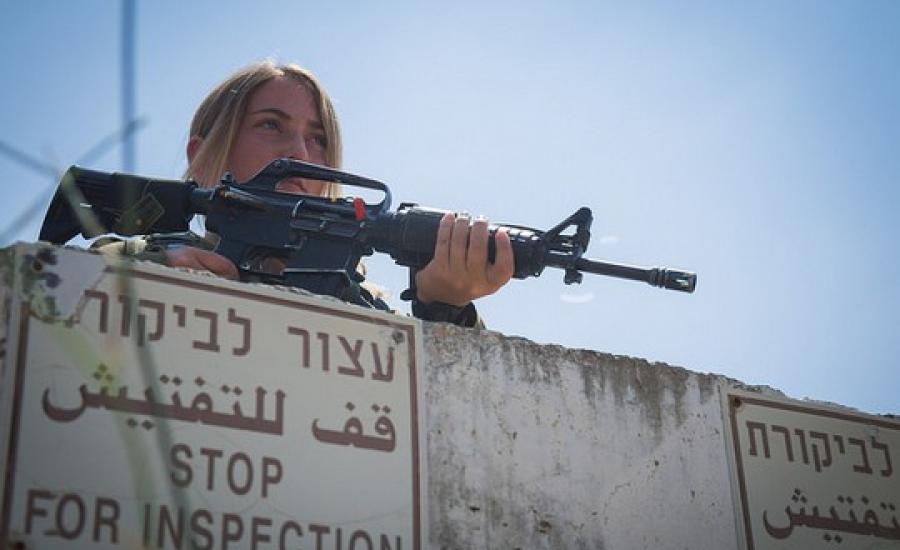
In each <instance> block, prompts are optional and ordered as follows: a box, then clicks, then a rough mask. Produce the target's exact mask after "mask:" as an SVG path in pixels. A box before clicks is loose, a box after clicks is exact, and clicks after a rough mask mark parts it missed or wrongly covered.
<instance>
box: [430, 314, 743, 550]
mask: <svg viewBox="0 0 900 550" xmlns="http://www.w3.org/2000/svg"><path fill="white" fill-rule="evenodd" d="M425 336H426V337H425V351H426V356H427V360H428V365H427V369H426V370H425V399H426V403H427V415H428V418H427V422H426V424H427V426H428V459H429V475H430V480H429V487H430V494H429V497H430V499H431V504H430V507H431V510H430V520H431V542H432V546H433V547H436V548H437V547H440V548H548V549H549V548H554V549H555V548H615V549H618V548H621V549H631V548H690V549H701V548H710V549H723V548H735V547H736V545H737V538H736V532H735V524H734V521H735V520H734V509H733V504H732V497H731V488H730V482H729V474H728V463H727V457H726V452H725V449H726V446H725V440H724V438H725V436H724V434H723V419H722V412H721V402H720V383H722V382H724V379H722V378H720V377H716V376H711V375H702V374H696V373H692V372H689V371H687V370H685V369H682V368H676V367H670V366H667V365H664V364H660V363H653V364H651V363H648V362H646V361H642V360H637V359H631V358H628V357H616V356H612V355H607V354H602V353H595V352H590V351H575V350H568V349H565V348H561V347H558V346H540V345H537V344H534V343H532V342H529V341H526V340H522V339H517V338H508V337H504V336H502V335H500V334H497V333H493V332H488V331H481V332H479V331H471V330H463V329H459V328H456V327H453V326H448V325H442V324H430V323H428V324H426V328H425Z"/></svg>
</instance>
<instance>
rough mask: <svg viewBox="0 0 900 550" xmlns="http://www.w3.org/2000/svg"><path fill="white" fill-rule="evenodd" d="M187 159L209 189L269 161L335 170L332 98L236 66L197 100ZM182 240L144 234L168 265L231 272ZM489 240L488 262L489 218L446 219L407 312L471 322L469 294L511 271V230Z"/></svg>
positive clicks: (291, 187) (297, 72)
mask: <svg viewBox="0 0 900 550" xmlns="http://www.w3.org/2000/svg"><path fill="white" fill-rule="evenodd" d="M187 156H188V162H189V165H188V169H187V172H186V174H185V175H186V177H187V178H190V179H193V180H194V181H196V182H198V183H199V184H200V185H203V186H213V185H215V184H216V183H218V182H219V180H220V179H221V177H222V176H223V175H224V174H225V173H226V172H231V174H232V175H233V176H234V179H235V181H237V182H244V181H247V180H249V179H250V178H251V177H252V176H253V175H255V174H256V173H257V172H258V171H259V170H261V169H262V168H263V167H265V166H266V165H267V164H268V163H269V162H271V161H272V160H274V159H277V158H291V159H296V160H302V161H306V162H311V163H315V164H321V165H325V166H329V167H331V168H336V169H340V166H341V137H340V129H339V127H338V122H337V117H336V115H335V112H334V108H333V106H332V103H331V100H330V99H329V98H328V95H327V94H326V93H325V91H324V90H323V89H322V87H321V85H320V84H319V82H318V81H317V80H316V78H315V77H314V76H313V75H312V74H311V73H309V72H308V71H306V70H304V69H302V68H300V67H298V66H296V65H275V64H274V63H272V62H269V61H265V62H261V63H257V64H254V65H251V66H249V67H247V68H245V69H242V70H240V71H238V72H236V73H235V74H233V75H232V76H230V77H229V78H228V79H226V80H225V81H224V82H222V84H220V85H219V86H218V87H216V88H215V89H214V90H213V91H212V92H211V93H210V94H209V95H208V96H207V97H206V99H204V100H203V102H202V103H201V104H200V107H199V108H198V109H197V112H196V113H195V114H194V119H193V121H192V123H191V131H190V139H189V141H188V144H187ZM279 186H280V187H279V190H281V191H283V192H288V193H297V194H305V195H317V196H332V197H335V196H339V193H340V189H339V188H338V186H337V185H336V184H334V183H326V182H322V181H318V180H308V179H301V178H292V179H289V180H286V181H283V182H281V184H279ZM184 244H185V242H184V241H183V240H182V241H178V240H177V239H175V240H168V241H167V240H166V239H156V240H153V239H152V238H151V240H150V245H148V246H149V248H150V249H154V250H155V251H156V252H157V253H160V252H161V253H164V256H162V258H161V259H162V260H163V261H164V262H165V263H166V264H168V265H169V266H173V267H188V268H193V269H200V270H207V271H212V272H214V273H216V274H218V275H220V276H223V277H227V278H231V279H236V278H237V276H238V273H237V268H236V267H235V266H234V265H233V264H232V263H231V262H230V261H229V260H228V259H226V258H225V257H223V256H220V255H218V254H216V253H215V252H212V250H211V249H210V248H211V246H210V245H209V244H207V243H203V242H191V243H189V244H190V245H189V246H184ZM496 244H497V254H496V260H495V261H494V262H493V263H491V262H489V261H488V257H487V247H488V223H487V221H486V220H483V219H479V220H475V221H470V220H469V218H468V217H466V216H454V215H452V214H447V215H445V216H444V217H443V219H442V220H441V222H440V227H439V229H438V234H437V242H436V244H435V250H434V258H433V259H432V261H431V262H430V263H429V264H428V265H426V266H425V267H424V268H422V269H421V270H419V271H418V272H417V273H416V275H415V279H414V281H413V288H412V289H411V290H410V292H408V293H405V294H406V295H407V296H408V297H410V298H412V299H413V304H412V309H413V313H414V314H415V315H416V316H418V317H421V318H423V319H426V320H434V321H448V322H453V323H457V324H461V325H464V326H473V325H474V324H475V323H476V322H477V315H476V314H475V310H474V307H473V306H472V304H471V302H472V300H475V299H476V298H480V297H482V296H486V295H488V294H492V293H494V292H496V291H497V290H498V289H499V288H500V287H502V286H503V285H505V284H506V283H507V282H508V281H509V280H510V278H511V277H512V273H513V253H512V247H511V245H510V241H509V236H508V235H507V234H506V233H505V232H504V231H502V230H501V231H498V232H497V235H496ZM379 302H380V301H379ZM380 303H381V304H383V302H380ZM376 307H380V306H376Z"/></svg>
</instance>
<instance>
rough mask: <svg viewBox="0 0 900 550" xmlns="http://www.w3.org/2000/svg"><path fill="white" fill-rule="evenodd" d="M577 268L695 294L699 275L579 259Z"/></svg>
mask: <svg viewBox="0 0 900 550" xmlns="http://www.w3.org/2000/svg"><path fill="white" fill-rule="evenodd" d="M575 268H576V269H578V270H579V271H585V272H587V273H595V274H597V275H607V276H609V277H617V278H619V279H631V280H632V281H644V282H645V283H647V284H650V285H652V286H658V287H660V288H668V289H670V290H679V291H681V292H694V289H695V288H696V287H697V274H696V273H691V272H689V271H679V270H676V269H667V268H664V267H653V268H644V267H636V266H632V265H625V264H614V263H608V262H601V261H598V260H590V259H588V258H579V259H578V261H577V262H575Z"/></svg>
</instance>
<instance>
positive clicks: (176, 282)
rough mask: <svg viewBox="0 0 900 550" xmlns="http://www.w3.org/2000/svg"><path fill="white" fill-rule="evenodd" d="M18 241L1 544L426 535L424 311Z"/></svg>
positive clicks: (7, 368)
mask: <svg viewBox="0 0 900 550" xmlns="http://www.w3.org/2000/svg"><path fill="white" fill-rule="evenodd" d="M15 259H16V260H15V261H16V265H15V269H14V273H15V274H16V280H15V294H16V295H15V298H14V300H13V307H12V314H13V315H12V319H11V322H10V325H9V328H10V331H9V332H10V334H9V338H8V340H7V357H6V363H5V365H4V370H3V374H2V385H0V388H2V389H0V391H2V405H3V406H2V410H0V411H2V412H0V420H2V421H3V424H2V425H3V426H4V427H5V428H6V429H5V430H4V432H3V433H4V434H5V437H4V441H3V443H4V444H5V447H4V451H5V452H4V453H3V457H2V460H3V464H2V465H3V466H5V471H6V472H7V475H6V477H5V479H4V480H3V490H2V494H3V500H2V516H0V520H2V531H0V537H2V541H3V542H4V546H5V544H6V543H16V542H24V543H25V544H26V545H28V547H38V548H42V547H52V546H59V545H62V544H63V543H65V544H66V545H67V546H75V547H86V548H100V547H120V546H124V547H152V548H194V547H196V548H297V547H302V548H326V547H327V548H337V549H343V548H360V549H362V548H379V549H381V548H391V549H400V548H403V549H410V548H421V547H422V544H423V541H426V540H427V529H426V526H425V521H426V519H427V518H426V516H427V506H426V502H425V495H424V487H425V477H424V474H425V469H424V456H423V451H424V446H423V441H424V439H423V434H422V432H421V426H420V423H419V419H420V418H422V411H421V398H420V393H419V388H418V377H419V373H418V370H417V369H418V368H419V365H420V358H421V327H420V325H419V323H418V321H416V320H414V319H408V318H405V317H401V316H396V315H391V314H385V313H380V312H373V311H368V310H364V309H362V308H358V307H354V306H347V305H345V304H342V303H337V302H334V301H330V300H324V299H319V298H312V297H307V296H302V295H299V294H298V293H296V292H290V291H286V290H278V289H271V288H268V287H263V286H260V285H252V286H251V285H243V284H240V283H233V282H228V281H223V280H221V279H218V278H214V277H203V276H199V275H191V274H186V273H181V272H176V271H174V270H169V269H165V268H162V267H158V266H154V265H143V264H133V265H132V264H129V265H126V266H121V267H119V268H116V267H115V266H111V265H107V264H106V263H105V262H104V261H103V260H102V259H101V258H100V257H98V256H95V255H90V254H86V253H83V252H79V251H73V250H64V249H51V248H40V247H36V246H21V245H20V246H19V247H17V249H16V255H15Z"/></svg>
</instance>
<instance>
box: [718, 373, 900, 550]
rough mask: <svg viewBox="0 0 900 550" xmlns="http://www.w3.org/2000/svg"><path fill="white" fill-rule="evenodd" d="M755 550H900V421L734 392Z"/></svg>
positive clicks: (742, 491)
mask: <svg viewBox="0 0 900 550" xmlns="http://www.w3.org/2000/svg"><path fill="white" fill-rule="evenodd" d="M726 400H727V403H726V407H727V408H726V410H727V411H728V425H729V427H730V434H729V436H730V443H731V446H732V448H733V452H734V465H735V472H734V473H735V475H734V476H733V478H734V479H735V482H736V489H737V493H738V497H739V499H740V502H739V503H737V505H738V510H737V512H738V517H739V518H742V519H743V531H744V538H745V540H746V547H747V548H748V549H749V550H758V549H808V548H835V549H838V548H843V549H852V548H860V549H862V548H866V549H871V548H900V510H898V508H900V473H898V472H897V469H898V468H900V462H898V460H900V422H898V421H897V420H896V419H893V418H887V417H877V416H871V415H865V414H861V413H855V412H853V411H850V410H840V409H837V408H829V407H824V406H817V405H813V404H808V403H801V402H797V401H789V400H786V399H785V400H776V399H765V398H761V397H760V396H759V395H758V394H751V393H747V392H737V391H728V392H727V393H726Z"/></svg>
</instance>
